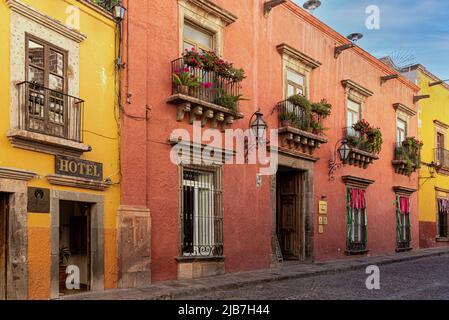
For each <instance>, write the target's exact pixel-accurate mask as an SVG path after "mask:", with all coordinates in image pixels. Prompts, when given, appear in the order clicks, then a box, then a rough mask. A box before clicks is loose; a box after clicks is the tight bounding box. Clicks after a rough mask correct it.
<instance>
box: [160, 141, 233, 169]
mask: <svg viewBox="0 0 449 320" xmlns="http://www.w3.org/2000/svg"><path fill="white" fill-rule="evenodd" d="M168 142H169V143H170V144H171V145H172V146H176V147H177V148H179V149H178V151H179V152H178V154H177V159H174V160H177V161H178V163H184V164H209V165H223V164H225V163H226V161H227V160H228V159H229V158H230V157H233V156H234V155H235V151H233V150H228V149H223V148H220V147H218V146H209V145H205V144H201V143H197V142H194V141H187V140H177V139H176V138H174V137H171V138H170V139H169V140H168ZM206 148H208V149H206Z"/></svg>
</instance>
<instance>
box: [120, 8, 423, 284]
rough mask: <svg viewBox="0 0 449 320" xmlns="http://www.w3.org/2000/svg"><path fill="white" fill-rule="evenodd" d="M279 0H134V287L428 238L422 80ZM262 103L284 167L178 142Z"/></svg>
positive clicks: (130, 176)
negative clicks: (234, 160) (420, 127)
mask: <svg viewBox="0 0 449 320" xmlns="http://www.w3.org/2000/svg"><path fill="white" fill-rule="evenodd" d="M264 2H265V1H262V0H247V1H224V0H216V1H209V0H170V1H167V0H153V1H142V0H133V1H129V0H128V1H126V0H125V1H123V4H124V6H125V7H127V17H126V20H125V23H124V28H123V44H122V48H123V55H124V62H125V65H124V71H123V81H122V83H123V87H122V97H123V100H122V108H123V117H122V151H121V152H122V155H121V159H122V174H123V180H122V195H121V197H122V201H121V202H122V206H121V209H120V210H119V211H120V212H119V219H122V220H120V221H123V223H121V222H119V226H118V227H119V235H118V239H119V240H118V241H119V249H118V255H119V272H118V273H119V279H118V283H119V286H122V287H128V286H140V285H144V284H147V283H148V282H149V281H150V280H151V281H161V280H167V279H176V278H178V279H183V278H195V277H201V276H207V275H213V274H221V273H225V272H226V273H228V272H237V271H242V270H253V269H260V268H268V267H270V265H273V264H277V263H281V261H285V260H297V261H322V260H329V259H340V258H345V257H348V256H350V255H353V254H359V255H379V254H385V253H391V252H395V251H402V250H410V249H414V248H417V247H418V243H419V236H418V232H419V230H418V212H417V210H418V207H417V201H418V200H417V195H416V189H417V187H418V175H417V173H416V170H417V167H418V166H419V163H418V165H416V161H415V160H416V159H415V158H414V156H416V152H415V153H413V152H414V151H416V150H415V149H416V148H415V149H413V148H414V147H416V145H414V144H413V143H414V140H413V139H412V138H413V137H414V136H416V135H417V117H416V106H415V101H414V96H416V95H417V92H418V91H419V88H418V87H417V86H416V85H414V84H413V83H411V82H409V81H408V80H406V79H405V78H403V77H402V76H401V75H397V72H396V71H395V70H394V69H392V68H390V67H389V66H388V65H386V64H384V63H383V62H381V61H379V60H377V59H376V58H374V57H373V56H371V55H370V54H369V53H367V52H365V51H364V50H362V49H361V48H359V47H357V46H350V45H349V44H350V41H348V40H347V39H346V38H345V37H343V36H342V35H340V34H338V33H337V32H336V31H334V30H333V29H331V28H330V27H328V26H326V25H325V24H324V23H322V22H320V21H319V20H318V19H316V18H315V17H313V16H312V15H310V14H309V13H308V12H306V11H304V10H303V9H302V8H300V7H298V6H297V5H295V4H294V3H293V2H291V1H288V2H286V3H284V4H282V5H279V6H276V7H274V8H272V9H271V10H264ZM209 51H213V52H215V53H216V54H217V55H218V56H219V57H220V58H216V59H215V58H214V57H213V55H212V54H210V53H206V52H209ZM198 52H199V53H198ZM205 56H206V58H205ZM207 59H209V60H207ZM214 59H215V60H214ZM220 59H223V60H220ZM226 61H232V62H233V65H232V66H230V65H229V64H226ZM240 68H242V69H244V71H245V76H242V72H241V70H240ZM185 74H187V79H186V78H183V77H186V75H185ZM189 78H190V80H189ZM186 87H187V89H186ZM189 87H190V89H189ZM240 94H241V95H242V96H240V97H244V98H247V99H249V100H242V101H238V100H239V98H238V97H239V95H240ZM259 109H260V112H261V113H262V114H263V116H262V119H263V121H264V122H265V123H266V124H267V130H268V132H271V130H272V129H278V130H279V140H278V142H277V143H276V142H275V141H274V140H270V145H271V148H275V147H276V146H278V157H277V159H278V164H279V167H278V170H277V172H276V173H273V174H272V175H264V174H260V168H261V167H264V166H265V165H261V164H249V163H243V164H223V163H214V164H213V165H207V164H206V162H207V161H205V160H207V159H205V158H204V157H203V158H202V159H201V160H200V162H198V163H194V164H193V165H192V163H189V162H188V161H187V160H185V159H184V160H182V159H181V160H180V159H179V158H178V160H179V161H178V162H177V163H174V161H173V158H171V157H170V155H171V151H172V150H173V148H174V147H183V146H184V147H185V146H187V147H188V150H190V148H193V146H194V144H189V143H190V142H191V141H192V140H193V137H194V135H195V132H196V131H195V130H197V129H198V128H195V127H194V122H195V121H198V122H199V123H200V124H201V125H202V126H201V127H200V129H199V131H197V133H198V132H200V133H201V132H202V133H205V132H209V133H210V132H217V133H221V132H222V130H223V129H242V130H247V129H248V128H249V127H250V125H251V124H253V125H256V123H255V122H254V121H253V120H254V119H260V115H258V114H255V112H256V111H257V110H259ZM329 112H330V114H329ZM363 119H364V120H366V121H362V120H363ZM257 128H259V127H257ZM260 128H262V127H260ZM344 128H346V129H344ZM180 129H183V130H184V131H183V132H187V133H188V135H184V136H183V138H182V139H180V135H179V132H180V131H179V130H180ZM207 129H212V130H209V131H207ZM378 129H379V130H378ZM176 130H178V131H176ZM203 138H204V135H203ZM207 140H208V138H205V139H203V141H200V143H199V146H198V147H199V148H200V150H203V149H202V148H204V145H205V144H207V143H208V142H209V141H207ZM263 143H264V140H259V141H258V143H257V144H256V146H257V147H258V148H259V149H260V148H264V147H265V145H264V144H263ZM201 144H202V145H201ZM250 147H251V144H250V143H247V144H246V148H247V149H246V150H249V149H251V148H250ZM221 148H222V149H220V150H221V151H223V152H222V154H223V155H224V156H223V157H222V158H221V159H222V160H223V158H227V157H233V155H234V154H235V151H236V147H235V146H234V148H229V146H224V145H221ZM418 149H419V148H418ZM184 150H186V148H184ZM273 150H274V149H272V152H271V154H272V155H273V154H275V153H274V152H273ZM418 152H419V150H418ZM203 154H204V153H203ZM340 154H341V155H342V156H343V157H341V155H340ZM184 155H185V154H184ZM209 157H211V155H210V154H209ZM181 158H182V157H181ZM187 158H189V159H190V160H192V158H193V156H192V154H188V157H187ZM149 216H151V227H148V226H149ZM142 219H143V221H145V222H144V225H145V228H143V229H142V228H140V227H139V226H140V225H141V224H140V222H139V221H142ZM128 222H129V223H128ZM127 223H128V224H127ZM130 225H134V226H135V228H136V230H137V234H139V235H140V236H138V237H137V238H136V237H135V238H133V239H134V240H132V241H135V243H134V246H133V249H132V250H124V249H123V248H126V240H127V239H128V238H127V237H126V234H127V233H126V232H127V230H129V229H127V228H128V227H129V226H130ZM139 228H140V229H139ZM139 230H140V233H139ZM150 235H151V252H149V250H147V249H148V242H147V243H146V244H145V245H141V246H140V244H139V240H138V239H148V238H149V237H150ZM139 237H140V238H139ZM121 239H122V240H121ZM139 248H140V249H139ZM130 259H131V260H132V263H130V261H131V260H130ZM150 262H151V265H150ZM150 273H151V279H150V275H149V274H150Z"/></svg>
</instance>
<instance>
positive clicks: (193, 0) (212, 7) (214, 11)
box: [182, 0, 238, 25]
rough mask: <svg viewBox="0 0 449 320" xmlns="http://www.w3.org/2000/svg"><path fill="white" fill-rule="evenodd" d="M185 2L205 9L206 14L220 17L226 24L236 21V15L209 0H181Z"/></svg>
mask: <svg viewBox="0 0 449 320" xmlns="http://www.w3.org/2000/svg"><path fill="white" fill-rule="evenodd" d="M182 1H183V2H185V3H189V4H193V5H195V6H197V7H199V8H201V9H202V10H204V11H206V12H207V13H208V14H210V15H212V16H215V17H217V18H220V19H221V20H222V21H223V22H224V23H225V24H226V25H229V24H231V23H234V22H235V21H237V19H238V18H237V16H235V15H234V14H232V13H231V12H229V11H228V10H225V9H223V8H221V7H219V6H218V5H216V4H215V3H213V2H212V1H210V0H182Z"/></svg>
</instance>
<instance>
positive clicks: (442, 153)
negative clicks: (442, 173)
mask: <svg viewBox="0 0 449 320" xmlns="http://www.w3.org/2000/svg"><path fill="white" fill-rule="evenodd" d="M434 152H435V164H436V166H437V168H439V169H443V170H449V150H446V149H443V148H436V149H434Z"/></svg>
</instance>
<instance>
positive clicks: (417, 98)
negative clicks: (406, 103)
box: [413, 94, 430, 103]
mask: <svg viewBox="0 0 449 320" xmlns="http://www.w3.org/2000/svg"><path fill="white" fill-rule="evenodd" d="M429 98H430V95H429V94H424V95H421V96H414V97H413V103H417V102H418V101H419V100H422V99H429Z"/></svg>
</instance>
